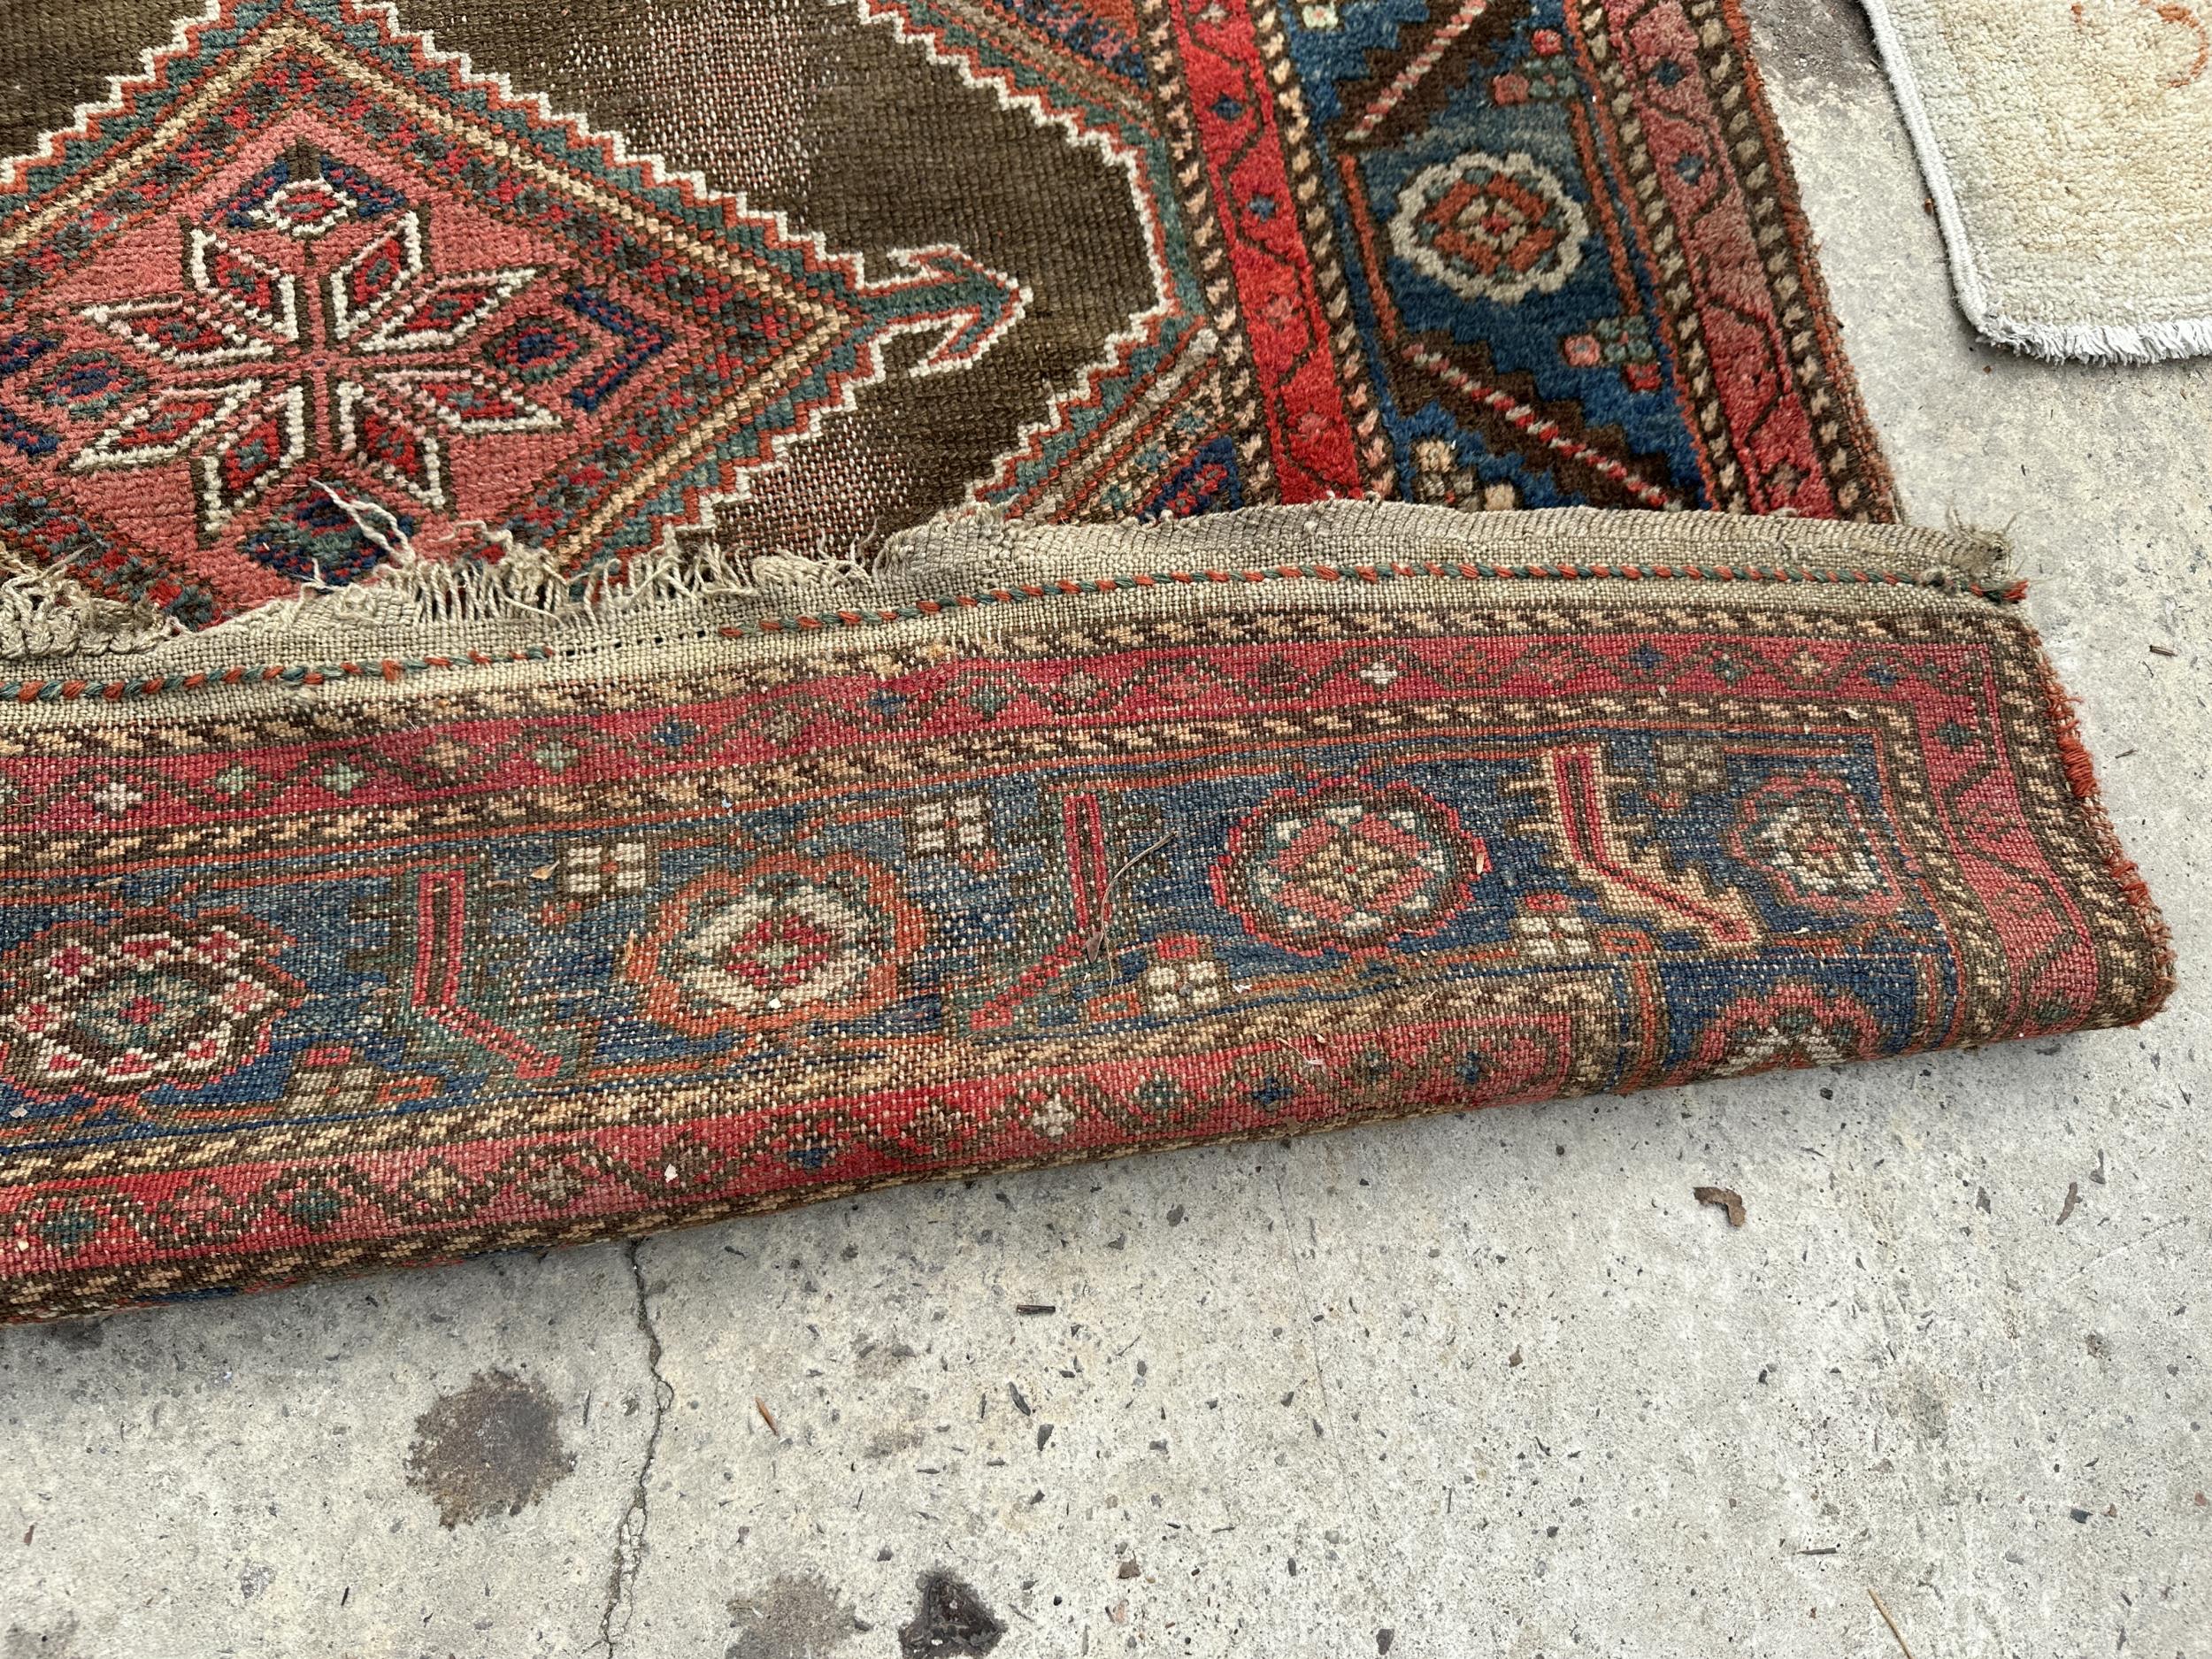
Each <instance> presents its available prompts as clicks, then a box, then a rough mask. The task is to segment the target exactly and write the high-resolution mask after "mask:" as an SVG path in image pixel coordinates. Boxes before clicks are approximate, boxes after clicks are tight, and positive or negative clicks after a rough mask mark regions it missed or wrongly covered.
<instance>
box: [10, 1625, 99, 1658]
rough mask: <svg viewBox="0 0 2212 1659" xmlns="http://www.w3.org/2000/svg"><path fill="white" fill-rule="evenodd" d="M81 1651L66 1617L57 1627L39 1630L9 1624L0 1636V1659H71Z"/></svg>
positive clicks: (73, 1630)
mask: <svg viewBox="0 0 2212 1659" xmlns="http://www.w3.org/2000/svg"><path fill="white" fill-rule="evenodd" d="M82 1651H83V1649H81V1648H80V1647H78V1646H77V1621H76V1620H75V1619H73V1618H71V1617H67V1616H66V1615H65V1616H64V1617H63V1619H62V1622H61V1623H60V1624H49V1625H48V1626H47V1627H46V1628H45V1629H43V1630H33V1629H31V1628H30V1627H29V1626H28V1625H27V1624H11V1625H9V1626H8V1628H7V1631H6V1632H5V1633H4V1634H0V1659H74V1655H77V1654H79V1653H81V1652H82Z"/></svg>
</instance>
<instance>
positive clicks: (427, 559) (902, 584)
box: [0, 484, 2022, 684]
mask: <svg viewBox="0 0 2212 1659" xmlns="http://www.w3.org/2000/svg"><path fill="white" fill-rule="evenodd" d="M322 488H324V490H325V493H326V495H328V496H329V497H330V499H331V501H332V502H333V503H334V504H335V505H336V506H338V507H339V508H340V509H341V510H342V511H344V512H345V513H347V514H348V515H349V517H350V518H353V520H354V522H355V524H356V525H357V526H358V528H359V530H360V533H361V534H362V535H363V536H364V537H365V538H366V539H367V540H368V541H371V542H372V543H373V545H374V546H375V547H376V548H377V549H379V550H380V552H382V553H383V555H384V556H385V557H384V560H383V562H382V564H381V565H380V567H379V569H378V571H377V572H376V573H375V575H374V576H373V579H372V580H363V581H358V582H354V583H350V584H345V585H340V584H335V583H330V582H324V581H313V582H309V583H305V584H303V585H302V586H301V588H300V590H299V591H298V592H297V593H296V594H294V595H289V596H288V597H284V598H279V599H273V600H270V601H268V602H267V603H263V604H261V605H258V606H257V607H255V608H254V609H252V610H250V611H244V612H242V614H240V615H238V616H234V617H232V618H227V619H226V620H224V621H222V622H219V623H218V624H216V625H215V626H212V627H209V628H206V629H203V630H200V631H199V632H196V633H194V632H190V631H188V630H186V629H185V628H183V627H181V626H179V625H178V624H177V623H176V622H175V621H174V620H173V618H165V617H163V616H161V615H159V614H157V612H156V611H153V610H152V609H151V608H150V607H149V606H146V605H143V604H124V603H119V602H116V601H112V600H105V599H100V598H97V597H96V596H94V595H90V594H88V593H87V592H86V590H85V589H83V588H81V587H80V586H79V585H78V583H77V582H76V581H75V580H73V579H72V578H71V577H70V575H69V573H68V568H67V566H66V565H56V566H54V567H52V568H51V569H49V570H46V571H42V572H22V573H20V574H19V575H17V576H15V577H14V578H13V579H12V580H8V581H5V582H0V662H4V661H7V660H10V659H15V660H22V659H27V658H43V659H50V660H51V659H57V658H62V657H72V656H83V655H87V654H91V653H101V654H116V653H137V654H139V655H140V657H141V659H142V660H147V659H148V658H149V657H157V658H158V659H159V660H160V661H161V662H163V663H171V662H175V661H179V660H181V659H183V658H187V657H188V658H189V659H191V661H192V662H193V663H194V664H198V663H199V662H200V661H201V660H202V659H203V658H204V657H207V655H208V654H209V652H210V651H211V649H219V650H221V651H222V652H224V653H226V654H230V653H236V655H235V657H234V658H233V660H234V661H235V662H243V661H245V660H246V658H247V657H252V656H257V657H262V658H263V659H264V660H265V661H280V660H284V659H287V658H295V657H302V656H303V654H305V655H311V654H313V653H318V652H319V653H324V654H330V653H334V652H363V651H369V650H399V654H400V655H402V656H404V655H406V654H407V652H406V651H405V650H403V649H400V636H404V635H411V636H413V637H414V639H415V641H422V640H425V639H434V640H444V641H457V640H469V641H475V642H478V643H481V642H483V641H484V636H485V634H487V633H497V632H498V631H499V630H501V629H502V627H506V628H507V629H509V630H510V631H512V630H513V629H514V627H515V626H516V625H521V632H520V633H519V634H518V635H517V637H516V638H515V639H514V640H511V641H508V642H509V643H511V644H517V645H519V646H524V647H533V646H536V645H540V644H548V643H551V642H552V641H553V640H554V638H555V636H556V635H559V636H561V637H562V638H564V639H566V638H570V637H572V635H573V634H574V633H576V632H578V631H581V630H586V629H588V628H590V627H592V626H596V625H603V624H610V623H629V624H633V625H634V624H637V623H640V622H649V623H650V624H651V625H652V626H654V627H655V628H656V629H657V630H659V631H661V632H663V633H665V634H677V633H682V632H684V631H686V630H687V629H695V628H699V627H702V626H704V624H703V620H702V607H703V606H704V605H706V604H707V603H710V602H716V601H723V600H730V599H739V600H748V599H749V600H757V601H758V602H759V603H760V608H761V610H762V611H764V613H766V614H767V615H769V616H770V617H787V618H794V619H797V620H801V621H803V618H807V617H809V616H810V615H819V616H833V617H839V618H843V617H845V616H847V615H848V613H849V614H850V616H851V618H852V619H854V620H855V621H858V620H862V619H864V618H863V614H862V613H865V619H875V618H882V619H886V620H888V619H892V618H894V615H895V614H920V613H922V611H923V610H928V609H930V608H931V607H933V606H934V605H935V604H936V603H937V602H938V601H939V600H941V599H942V598H944V596H946V595H952V596H954V598H955V599H956V600H957V602H958V603H967V601H965V600H958V599H957V596H958V595H973V594H976V593H979V592H980V593H982V594H984V595H987V596H988V597H990V598H993V599H1002V600H1010V599H1011V598H1012V597H1014V594H1013V593H1012V592H1011V591H1008V592H998V591H997V590H999V589H1001V588H1006V589H1009V590H1013V589H1018V590H1019V591H1020V592H1021V593H1024V594H1030V595H1034V594H1039V593H1041V592H1043V591H1044V589H1043V588H1041V587H1037V586H1034V584H1037V583H1040V582H1048V583H1050V584H1051V585H1052V586H1054V587H1055V588H1060V589H1064V591H1067V592H1070V593H1073V592H1075V591H1077V590H1078V587H1077V586H1070V585H1069V584H1070V580H1071V579H1079V583H1078V585H1079V586H1083V587H1086V588H1096V589H1097V590H1099V591H1106V590H1107V589H1109V588H1119V587H1124V586H1132V585H1133V586H1137V587H1148V586H1153V585H1155V584H1156V583H1157V582H1160V581H1175V582H1180V581H1193V580H1210V581H1226V580H1250V581H1256V580H1265V579H1267V578H1268V577H1269V575H1270V573H1271V572H1272V573H1273V574H1274V575H1276V576H1279V577H1281V578H1283V579H1288V578H1290V577H1293V576H1296V575H1311V576H1313V577H1314V578H1315V579H1316V580H1337V579H1338V577H1339V576H1340V574H1342V573H1344V572H1345V571H1348V572H1350V574H1351V575H1352V576H1354V577H1356V578H1358V579H1361V580H1385V579H1386V578H1389V577H1394V576H1411V575H1417V574H1418V573H1420V571H1421V570H1422V569H1423V568H1427V569H1429V570H1430V572H1431V573H1432V574H1446V573H1459V574H1464V575H1468V576H1472V575H1475V574H1477V573H1478V572H1479V573H1481V574H1485V575H1494V576H1501V577H1503V576H1523V577H1540V576H1556V577H1557V578H1558V579H1560V580H1593V579H1601V578H1612V577H1615V576H1618V577H1619V579H1620V580H1641V579H1645V578H1664V577H1679V578H1683V579H1695V578H1704V579H1708V580H1717V581H1719V580H1752V581H1801V582H1816V583H1828V584H1846V585H1848V584H1852V583H1878V584H1886V585H1888V586H1892V587H1894V586H1897V585H1900V584H1903V585H1908V586H1917V587H1923V588H1947V589H1955V590H1958V591H1962V592H1965V593H1970V594H1974V595H1979V596H1981V597H1983V598H1986V599H1991V600H1994V601H2011V600H2016V599H2017V598H2018V597H2019V595H2020V590H2021V587H2022V584H2020V583H2017V582H2015V581H2011V580H2009V579H2008V565H2009V558H2008V547H2007V544H2006V541H2005V538H2004V537H2003V535H2002V534H1995V533H1991V532H1987V531H1978V530H1973V529H1970V528H1967V527H1965V526H1959V525H1956V524H1954V525H1953V526H1951V528H1950V529H1949V531H1948V532H1947V533H1945V532H1935V531H1927V530H1911V529H1908V528H1906V527H1904V526H1887V527H1886V529H1887V531H1888V534H1878V533H1877V530H1876V529H1875V528H1874V527H1866V528H1863V529H1862V530H1861V531H1860V532H1859V533H1858V534H1855V535H1854V534H1839V533H1840V532H1844V531H1846V530H1847V526H1841V525H1839V524H1836V523H1832V522H1828V521H1822V520H1809V519H1798V518H1768V519H1754V518H1734V517H1731V516H1727V515H1689V516H1688V518H1685V517H1684V516H1682V515H1676V514H1649V513H1631V514H1622V515H1612V514H1606V513H1601V512H1595V511H1592V510H1589V509H1580V508H1564V509H1555V510H1550V511H1543V512H1532V513H1511V514H1505V515H1476V516H1475V517H1473V518H1469V517H1468V516H1467V515H1463V514H1458V513H1454V512H1451V511H1448V510H1444V509H1439V508H1430V507H1423V506H1417V505H1413V504H1410V503H1382V502H1375V501H1370V500H1365V499H1363V498H1358V497H1350V496H1345V497H1337V498H1334V499H1332V500H1329V501H1326V502H1314V503H1305V504H1304V505H1302V506H1300V507H1273V508H1248V509H1245V510H1243V511H1241V512H1239V513H1235V514H1227V515H1215V516H1207V517H1200V518H1193V519H1178V518H1168V519H1162V520H1158V521H1148V522H1146V523H1143V524H1140V523H1138V522H1137V521H1136V520H1133V519H1132V520H1126V521H1124V522H1122V523H1120V524H1107V523H1087V524H1082V525H1051V524H1041V523H1039V522H1037V521H1034V520H1027V519H1023V518H1013V517H1009V516H1007V515H1005V514H1002V513H1001V512H999V511H996V510H995V509H991V508H979V507H973V506H970V507H964V508H960V509H956V510H954V511H950V512H947V513H944V514H941V515H940V516H939V517H937V518H933V519H930V520H928V521H927V522H926V523H923V524H920V525H917V526H912V527H911V528H909V529H904V530H901V531H898V532H896V533H895V534H890V535H887V536H877V535H873V534H871V535H868V536H864V537H861V538H857V539H855V540H852V541H844V542H839V541H833V540H831V539H830V538H828V537H824V538H822V539H821V541H819V542H818V545H817V546H816V547H814V548H813V549H780V550H775V551H770V552H765V553H759V554H752V555H742V554H733V553H731V552H730V551H729V550H727V549H726V548H724V547H723V546H721V545H720V544H719V543H718V542H716V541H705V542H704V543H703V544H702V545H696V546H680V545H679V544H678V543H677V542H675V541H673V540H670V541H664V542H663V543H662V544H661V545H660V546H659V547H657V548H656V549H652V550H650V551H649V552H644V553H641V554H639V555H638V556H637V557H634V558H632V559H631V560H630V562H629V564H628V565H626V567H617V568H609V569H606V570H603V571H596V572H584V573H582V574H577V573H575V572H571V571H568V570H565V569H564V568H563V567H562V565H561V564H560V562H559V560H558V557H557V555H555V554H553V553H551V552H549V551H548V550H547V549H542V548H537V547H533V546H529V545H527V544H525V543H523V542H520V541H517V540H515V539H514V538H513V537H512V536H511V535H510V534H506V533H505V532H503V531H501V530H498V529H496V528H495V527H493V526H488V525H484V524H481V523H475V522H463V523H460V524H455V525H449V526H443V527H442V528H441V529H439V530H438V531H436V532H434V534H431V535H429V536H426V537H421V538H417V537H411V536H410V534H408V532H407V530H406V528H405V527H404V526H403V525H402V524H401V523H400V522H399V520H398V519H396V518H394V517H393V516H392V515H391V514H390V513H389V512H388V511H386V510H385V509H384V508H382V507H380V506H379V505H377V504H376V503H373V502H365V501H361V500H358V499H354V498H351V497H349V496H347V495H344V494H343V493H342V492H341V491H340V490H339V489H337V488H335V487H334V486H331V485H328V484H325V485H323V486H322ZM1366 515H1385V516H1387V517H1388V518H1390V519H1391V520H1392V521H1393V524H1392V527H1393V531H1394V533H1393V534H1389V535H1388V536H1386V537H1382V536H1378V535H1377V534H1375V529H1376V528H1377V527H1378V526H1358V527H1356V529H1354V530H1353V531H1349V532H1348V531H1346V530H1345V529H1344V528H1343V527H1342V526H1344V525H1345V524H1346V522H1347V519H1348V518H1363V517H1364V516H1366ZM1500 518H1503V519H1505V520H1509V521H1512V524H1513V526H1514V534H1510V535H1499V534H1495V533H1496V532H1498V531H1502V530H1504V529H1506V528H1507V526H1506V525H1505V524H1503V523H1501V522H1499V519H1500ZM1230 519H1235V520H1240V521H1241V522H1239V523H1237V524H1234V525H1231V524H1229V523H1227V522H1226V520H1230ZM1325 520H1328V521H1331V522H1333V524H1334V525H1335V526H1338V527H1337V529H1336V530H1335V531H1334V532H1333V534H1330V533H1325V530H1324V524H1325ZM1708 520H1709V522H1708ZM1484 522H1486V523H1487V526H1488V528H1487V530H1486V532H1484V533H1482V534H1472V533H1473V532H1474V531H1475V529H1476V526H1477V525H1478V524H1479V523H1484ZM1624 525H1627V526H1634V527H1635V528H1637V529H1639V530H1641V529H1643V528H1645V527H1648V528H1649V529H1650V530H1651V531H1652V532H1654V533H1655V534H1659V533H1662V532H1663V534H1661V536H1660V543H1659V551H1658V553H1657V554H1653V553H1652V552H1651V549H1648V548H1644V547H1641V546H1640V545H1637V543H1638V542H1639V541H1640V540H1641V539H1642V538H1640V537H1636V536H1629V537H1626V538H1625V540H1624V536H1623V535H1622V534H1617V533H1618V532H1620V531H1621V530H1622V527H1623V526H1624ZM1869 542H1870V544H1868V543H1869ZM433 553H436V554H437V555H438V557H433V556H432V554H433ZM1378 553H1380V554H1381V557H1378ZM1406 559H1410V560H1412V561H1413V563H1411V564H1408V563H1405V562H1404V561H1405V560H1406ZM1436 559H1444V560H1446V561H1447V563H1448V570H1447V569H1446V567H1443V566H1438V565H1435V564H1434V561H1435V560H1436ZM1369 562H1371V563H1372V564H1373V565H1375V566H1377V567H1378V568H1377V569H1369V568H1368V564H1369ZM1255 566H1257V567H1258V568H1255ZM1309 566H1310V567H1311V568H1310V569H1308V568H1307V567H1309ZM1340 566H1342V567H1343V568H1342V570H1340V568H1339V567H1340ZM1278 567H1279V568H1278ZM1383 567H1386V568H1383ZM0 570H4V567H0ZM933 596H934V597H933ZM917 607H919V608H920V609H916V608H917ZM725 620H726V618H725ZM761 626H762V628H763V630H764V631H767V632H773V631H775V627H774V625H773V624H772V623H763V624H762V625H761ZM804 626H812V625H811V624H804ZM725 631H726V629H725ZM424 649H426V650H428V651H430V652H431V653H432V654H435V653H436V651H437V650H438V649H442V648H441V647H439V646H436V645H432V646H427V647H425V648H424ZM149 665H151V664H150V663H149ZM68 680H69V676H66V675H64V676H63V677H62V680H61V681H60V682H58V683H67V682H68ZM27 683H28V682H27ZM36 683H40V684H44V683H46V682H45V681H44V680H39V681H37V682H36Z"/></svg>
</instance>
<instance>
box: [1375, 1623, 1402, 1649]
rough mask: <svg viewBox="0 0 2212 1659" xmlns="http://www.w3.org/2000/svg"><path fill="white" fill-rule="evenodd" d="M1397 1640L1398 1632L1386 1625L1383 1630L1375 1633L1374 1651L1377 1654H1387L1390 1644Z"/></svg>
mask: <svg viewBox="0 0 2212 1659" xmlns="http://www.w3.org/2000/svg"><path fill="white" fill-rule="evenodd" d="M1396 1640H1398V1632H1396V1631H1394V1630H1392V1629H1390V1628H1389V1627H1388V1626H1387V1625H1386V1626H1385V1627H1384V1628H1382V1629H1381V1630H1379V1631H1377V1632H1375V1651H1376V1652H1377V1653H1379V1654H1386V1653H1388V1652H1389V1651H1390V1644H1391V1643H1392V1642H1394V1641H1396Z"/></svg>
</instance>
